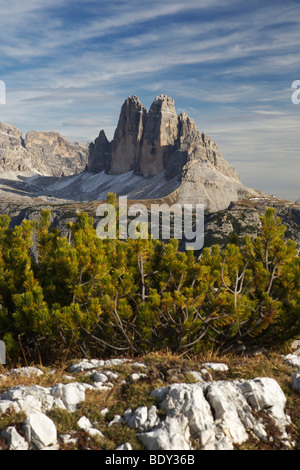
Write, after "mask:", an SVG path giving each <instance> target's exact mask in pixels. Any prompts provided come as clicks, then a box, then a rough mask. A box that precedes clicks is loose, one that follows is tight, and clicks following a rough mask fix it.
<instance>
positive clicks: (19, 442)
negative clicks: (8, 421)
mask: <svg viewBox="0 0 300 470" xmlns="http://www.w3.org/2000/svg"><path fill="white" fill-rule="evenodd" d="M0 437H2V438H4V439H6V442H7V445H8V449H9V450H28V449H29V445H28V442H26V440H25V439H24V437H22V436H21V435H20V434H19V433H18V431H17V430H16V428H14V427H13V426H9V427H8V428H6V429H3V431H2V432H1V434H0Z"/></svg>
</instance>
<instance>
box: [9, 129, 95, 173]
mask: <svg viewBox="0 0 300 470" xmlns="http://www.w3.org/2000/svg"><path fill="white" fill-rule="evenodd" d="M87 160H88V146H87V145H86V144H80V143H75V144H71V143H70V142H69V141H68V140H67V139H66V138H64V137H62V136H61V135H60V134H58V133H57V132H35V131H30V132H28V133H27V135H26V137H25V139H23V137H22V132H21V131H19V129H17V128H16V127H14V126H12V125H11V124H6V123H0V174H1V173H3V172H8V171H13V172H32V173H39V174H42V175H47V176H62V175H66V176H67V175H72V174H76V173H80V172H82V171H83V170H84V169H85V167H86V165H87Z"/></svg>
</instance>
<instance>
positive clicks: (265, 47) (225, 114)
mask: <svg viewBox="0 0 300 470" xmlns="http://www.w3.org/2000/svg"><path fill="white" fill-rule="evenodd" d="M0 7H1V23H2V24H1V29H0V55H1V63H2V71H1V74H3V75H2V76H1V77H0V78H1V79H4V80H5V81H6V82H7V95H8V96H7V98H8V100H7V102H8V104H7V105H6V106H5V107H2V108H1V113H2V117H1V119H3V120H6V121H8V122H12V123H14V124H16V125H18V126H19V127H21V128H22V130H23V129H24V130H25V129H26V130H27V129H28V128H37V129H41V128H44V129H55V128H56V129H57V130H59V131H60V132H62V133H66V135H67V137H69V138H72V139H73V140H75V139H77V138H78V140H93V139H94V138H95V137H96V136H97V135H98V132H99V130H100V128H102V127H103V128H104V129H105V130H106V132H107V135H108V136H109V137H110V138H111V137H112V135H113V130H114V127H115V125H116V123H117V120H118V113H119V110H120V106H121V104H122V102H123V101H124V99H125V98H126V97H127V96H128V95H129V94H133V93H135V94H138V95H139V96H140V98H141V99H142V101H143V102H145V101H146V105H148V104H151V101H152V100H153V99H154V97H155V95H156V94H159V93H167V94H170V95H171V96H173V98H175V101H176V105H177V107H178V111H181V110H187V111H188V113H189V114H190V115H191V117H193V118H194V119H195V121H196V124H197V125H198V127H199V128H200V129H201V130H204V131H207V132H208V133H209V134H210V135H211V136H212V137H213V138H214V140H216V141H217V143H218V144H219V146H220V148H221V150H222V151H223V153H224V154H225V156H226V158H228V159H229V160H230V161H231V162H236V163H237V164H238V166H239V168H238V169H239V171H240V172H241V173H242V175H243V176H245V174H248V175H250V173H249V165H248V164H246V162H247V161H249V160H251V159H252V160H253V161H254V162H259V163H260V165H261V164H262V163H261V162H262V161H264V162H267V163H266V165H270V164H271V163H270V162H272V165H273V164H274V165H275V166H274V168H277V170H276V171H278V162H280V161H282V154H283V153H284V155H285V166H286V167H288V165H290V166H291V170H290V173H291V179H292V178H293V177H294V174H297V170H298V171H299V162H298V159H297V158H298V150H297V147H298V148H299V144H300V141H299V139H300V138H299V135H300V134H299V125H300V117H299V116H300V115H299V112H300V111H299V110H300V106H299V107H298V108H297V107H295V106H293V105H292V104H291V100H290V97H291V90H290V89H289V87H290V84H291V83H292V81H293V80H295V79H300V67H299V64H300V51H299V43H300V27H299V26H300V20H299V18H300V5H299V3H297V2H295V1H293V0H286V1H285V2H279V1H275V2H271V1H270V2H269V1H267V2H258V1H254V2H253V3H252V2H251V5H250V4H248V3H247V2H243V1H242V0H233V1H229V0H186V1H185V2H181V1H179V0H172V1H171V0H165V1H164V2H163V3H162V2H161V1H160V2H159V1H158V0H153V1H152V2H150V3H146V2H141V1H140V0H129V1H124V0H102V1H101V2H99V1H98V0H97V1H96V0H95V1H92V0H89V1H87V2H79V1H77V0H72V1H71V0H60V1H58V0H53V1H52V2H51V3H49V2H48V3H46V2H45V1H44V0H27V1H26V2H24V1H22V2H21V0H11V2H10V3H9V8H8V6H7V2H4V1H3V0H0ZM144 104H145V103H144ZM97 123H98V124H97ZM283 133H284V136H285V137H284V139H283V138H282V134H283ZM280 136H281V140H280ZM285 139H286V141H285V143H284V144H283V140H285ZM296 156H297V157H296ZM275 163H276V164H275ZM243 169H244V170H243ZM274 171H275V170H274ZM270 175H271V172H270V174H269V176H268V175H266V178H267V176H268V177H271V176H270ZM254 176H255V175H254V174H251V178H252V177H253V178H254ZM285 178H286V177H285ZM288 186H289V183H288V181H287V179H286V187H287V188H288ZM262 189H263V188H262ZM298 197H300V195H299V196H298Z"/></svg>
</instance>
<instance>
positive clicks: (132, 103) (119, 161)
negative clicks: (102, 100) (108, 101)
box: [109, 96, 147, 174]
mask: <svg viewBox="0 0 300 470" xmlns="http://www.w3.org/2000/svg"><path fill="white" fill-rule="evenodd" d="M146 115H147V110H146V108H144V106H143V105H142V104H141V102H140V101H139V99H138V98H137V97H136V96H132V97H131V98H128V99H127V100H126V101H125V103H124V104H123V106H122V109H121V114H120V118H119V122H118V126H117V129H116V131H115V135H114V139H113V141H112V144H111V164H110V165H109V166H110V173H111V174H120V173H126V172H127V171H130V170H137V168H138V164H139V158H140V153H141V145H142V139H143V132H144V127H145V122H146Z"/></svg>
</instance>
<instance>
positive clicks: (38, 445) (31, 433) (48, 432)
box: [23, 413, 57, 450]
mask: <svg viewBox="0 0 300 470" xmlns="http://www.w3.org/2000/svg"><path fill="white" fill-rule="evenodd" d="M23 431H24V434H25V438H26V441H27V442H28V444H29V446H30V448H33V449H37V450H41V449H44V448H45V447H49V446H52V445H55V444H56V443H57V433H56V427H55V424H54V423H53V421H52V420H51V419H50V418H48V416H46V415H45V414H43V413H31V414H30V415H29V416H27V418H26V419H25V421H24V423H23Z"/></svg>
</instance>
